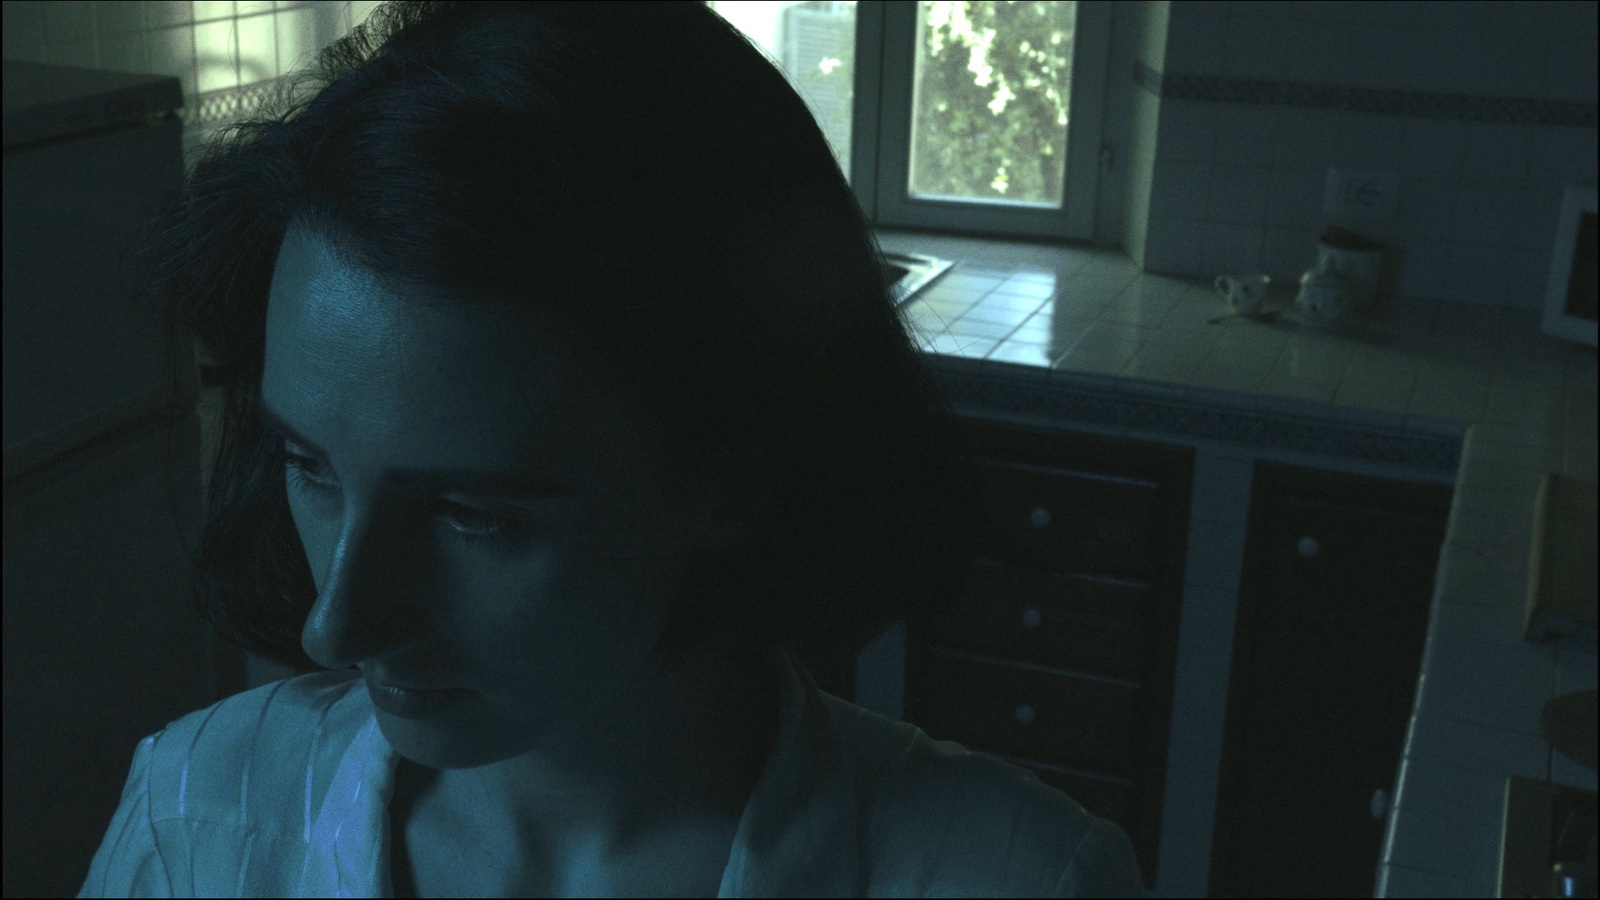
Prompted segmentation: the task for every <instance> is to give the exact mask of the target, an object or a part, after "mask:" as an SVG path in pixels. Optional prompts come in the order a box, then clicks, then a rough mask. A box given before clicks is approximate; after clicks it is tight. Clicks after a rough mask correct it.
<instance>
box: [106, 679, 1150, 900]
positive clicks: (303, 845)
mask: <svg viewBox="0 0 1600 900" xmlns="http://www.w3.org/2000/svg"><path fill="white" fill-rule="evenodd" d="M781 666H782V669H783V672H784V678H783V701H782V702H783V720H782V726H781V731H780V733H779V736H778V741H777V744H776V745H775V746H774V749H773V753H772V756H771V758H769V759H768V761H767V766H766V768H765V769H764V770H763V772H762V774H761V778H760V780H759V782H758V783H757V785H756V788H755V790H754V792H753V793H752V794H751V797H750V800H749V802H748V804H747V805H746V806H745V810H744V813H743V815H742V817H741V818H740V821H739V828H738V832H737V834H736V835H735V837H734V842H733V849H732V853H731V854H730V856H729V858H728V864H727V867H726V868H725V869H724V870H723V873H722V885H721V888H720V889H719V890H718V892H717V896H719V897H764V896H809V897H979V896H987V897H1071V896H1099V897H1112V896H1142V895H1143V894H1144V887H1143V884H1142V882H1141V881H1140V878H1139V870H1138V865H1137V862H1136V861H1135V858H1134V854H1133V848H1132V845H1131V844H1130V843H1129V842H1128V838H1127V836H1126V835H1125V834H1124V833H1123V832H1122V830H1121V829H1120V828H1118V827H1117V826H1116V825H1114V824H1112V823H1111V822H1108V821H1106V820H1104V819H1099V818H1096V817H1094V816H1092V815H1090V814H1089V813H1088V812H1086V811H1085V810H1084V809H1083V807H1081V806H1079V805H1078V803H1077V802H1075V801H1074V800H1072V799H1071V798H1070V797H1068V796H1067V795H1065V794H1063V793H1061V792H1060V791H1057V790H1055V789H1054V788H1051V787H1049V786H1047V785H1045V784H1044V783H1043V782H1041V781H1040V780H1039V779H1038V778H1037V777H1036V776H1035V775H1034V774H1033V773H1032V772H1030V771H1028V770H1027V769H1024V768H1022V767H1019V766H1015V765H1012V764H1010V763H1007V762H1004V761H1002V760H1000V759H997V758H995V757H992V756H988V755H985V754H982V753H974V752H972V751H969V750H967V749H966V748H964V747H962V746H961V745H959V744H956V743H954V742H951V741H936V740H932V739H930V738H929V737H928V736H927V734H925V733H924V732H923V731H922V730H921V729H919V728H916V727H915V726H912V725H909V724H907V723H905V722H898V721H895V720H893V719H889V718H886V717H884V716H881V715H878V714H877V713H874V712H871V711H870V710H866V709H863V708H861V707H859V706H856V705H854V704H852V703H848V702H846V701H844V700H841V699H839V698H838V697H834V696H833V695H831V694H826V693H823V692H822V691H820V690H818V689H817V686H816V683H815V682H814V681H813V680H812V678H811V676H810V675H809V673H807V672H806V670H805V668H804V667H803V666H800V665H798V664H797V663H796V662H795V660H794V659H793V658H792V657H790V656H789V655H788V654H782V655H781ZM397 759H398V757H397V756H396V754H395V752H394V750H393V748H391V747H390V746H389V743H388V742H387V741H386V740H385V739H384V737H383V733H382V732H381V731H380V730H379V729H378V723H377V720H376V718H375V716H374V712H373V708H372V701H371V699H370V698H369V697H368V694H367V691H366V689H365V686H364V682H363V681H362V680H361V677H360V673H359V672H355V671H353V670H338V671H328V672H317V673H313V674H310V675H302V676H299V677H297V678H290V679H286V680H284V681H278V682H274V683H272V684H268V685H263V686H261V687H259V688H255V689H253V690H249V691H245V692H243V693H240V694H237V695H235V696H233V697H229V698H228V699H226V700H223V701H221V702H219V703H217V704H215V705H213V706H211V707H210V708H208V709H203V710H200V711H198V712H194V713H190V714H189V715H186V716H184V717H182V718H180V719H178V720H177V721H175V722H173V723H172V724H170V725H168V726H167V727H166V728H165V729H163V730H161V731H159V732H157V733H155V734H153V735H151V736H149V737H147V738H145V739H144V740H142V741H140V742H139V744H138V746H137V748H136V749H135V751H134V756H133V767H132V770H131V771H130V772H129V774H128V781H127V785H126V786H125V787H124V788H123V791H122V802H121V805H120V806H118V808H117V811H116V813H115V814H114V815H113V817H112V820H111V826H110V828H109V829H108V830H107V831H106V836H105V840H104V841H103V842H102V843H101V845H100V849H99V851H98V852H97V853H96V854H95V857H94V861H93V862H92V863H91V864H90V867H89V876H88V879H87V880H86V881H85V882H84V885H83V889H82V890H81V891H80V892H79V894H78V896H80V897H132V896H148V897H392V896H394V893H393V885H392V884H391V882H390V863H389V846H390V829H389V817H388V806H389V800H390V797H391V795H392V793H393V788H394V771H395V763H396V760H397Z"/></svg>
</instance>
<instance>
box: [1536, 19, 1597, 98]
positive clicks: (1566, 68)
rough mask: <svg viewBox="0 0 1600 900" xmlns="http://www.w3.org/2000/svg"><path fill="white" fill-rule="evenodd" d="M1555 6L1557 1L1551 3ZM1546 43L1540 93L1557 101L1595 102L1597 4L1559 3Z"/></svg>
mask: <svg viewBox="0 0 1600 900" xmlns="http://www.w3.org/2000/svg"><path fill="white" fill-rule="evenodd" d="M1552 5H1554V4H1552ZM1560 7H1561V10H1560V16H1559V18H1558V19H1557V21H1556V22H1555V23H1554V24H1553V25H1552V26H1551V28H1550V31H1549V33H1548V37H1547V38H1546V43H1545V58H1544V69H1543V73H1542V75H1541V78H1540V93H1541V94H1542V95H1544V96H1547V97H1550V98H1552V99H1555V100H1570V101H1573V102H1577V103H1594V102H1595V81H1596V79H1595V75H1594V72H1595V45H1596V43H1597V42H1596V39H1595V35H1596V30H1595V4H1593V3H1563V4H1560Z"/></svg>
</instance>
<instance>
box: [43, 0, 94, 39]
mask: <svg viewBox="0 0 1600 900" xmlns="http://www.w3.org/2000/svg"><path fill="white" fill-rule="evenodd" d="M40 6H41V7H42V8H43V12H44V39H45V41H46V42H47V43H50V44H75V43H79V42H81V41H87V40H91V39H93V38H94V4H93V3H90V2H87V0H61V2H50V3H41V4H40Z"/></svg>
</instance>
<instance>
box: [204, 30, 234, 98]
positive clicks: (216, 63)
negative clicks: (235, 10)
mask: <svg viewBox="0 0 1600 900" xmlns="http://www.w3.org/2000/svg"><path fill="white" fill-rule="evenodd" d="M234 31H235V29H234V25H233V20H232V19H218V20H214V21H210V22H197V23H196V24H195V25H194V52H195V67H196V76H197V81H198V86H199V90H200V93H202V94H204V93H206V92H208V91H216V90H222V89H224V88H232V87H238V86H239V48H238V45H237V44H236V43H235V42H234V36H235V35H234Z"/></svg>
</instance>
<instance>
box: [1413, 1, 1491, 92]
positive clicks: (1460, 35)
mask: <svg viewBox="0 0 1600 900" xmlns="http://www.w3.org/2000/svg"><path fill="white" fill-rule="evenodd" d="M1455 6H1457V4H1446V7H1447V8H1453V7H1455ZM1422 36H1425V39H1423V40H1419V41H1418V42H1417V43H1416V44H1415V46H1414V48H1413V50H1412V52H1413V53H1414V54H1415V56H1416V66H1417V68H1416V81H1415V82H1413V84H1414V85H1415V86H1416V87H1417V88H1418V89H1422V90H1431V91H1440V92H1442V93H1446V94H1459V93H1468V92H1470V91H1471V90H1472V88H1473V85H1474V84H1475V82H1476V79H1477V75H1476V74H1475V73H1473V72H1472V71H1471V70H1472V68H1473V65H1474V60H1473V59H1472V49H1473V42H1474V39H1475V37H1476V34H1475V32H1474V30H1473V29H1471V28H1468V27H1466V26H1464V25H1461V24H1459V23H1457V24H1440V25H1432V26H1426V27H1424V28H1423V29H1422V30H1421V31H1420V33H1419V37H1422Z"/></svg>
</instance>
